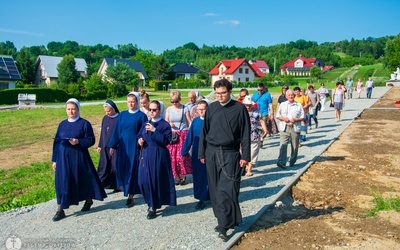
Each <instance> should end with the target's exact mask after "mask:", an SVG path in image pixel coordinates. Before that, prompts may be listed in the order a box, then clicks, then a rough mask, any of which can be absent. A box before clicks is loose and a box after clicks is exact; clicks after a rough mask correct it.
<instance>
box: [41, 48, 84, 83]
mask: <svg viewBox="0 0 400 250" xmlns="http://www.w3.org/2000/svg"><path fill="white" fill-rule="evenodd" d="M62 59H63V58H62V57H58V56H43V55H39V56H38V59H37V61H36V67H35V72H36V77H35V79H36V80H35V84H36V85H39V84H42V83H45V84H46V85H50V83H51V82H52V81H54V82H57V79H58V71H57V65H58V64H59V63H60V62H61V61H62ZM75 69H76V70H77V71H78V72H79V74H80V75H81V76H82V77H86V69H87V65H86V61H85V59H82V58H75Z"/></svg>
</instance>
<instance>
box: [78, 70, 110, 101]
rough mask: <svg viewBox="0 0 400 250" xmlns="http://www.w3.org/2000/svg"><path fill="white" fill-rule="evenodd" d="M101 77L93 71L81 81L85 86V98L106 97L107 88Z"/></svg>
mask: <svg viewBox="0 0 400 250" xmlns="http://www.w3.org/2000/svg"><path fill="white" fill-rule="evenodd" d="M101 78H102V76H101V75H98V74H97V73H93V74H92V75H91V76H90V77H89V78H88V79H85V80H84V81H83V86H84V88H85V94H84V96H85V98H86V99H89V100H93V99H105V98H107V90H108V88H107V85H106V83H104V82H103V81H102V79H101Z"/></svg>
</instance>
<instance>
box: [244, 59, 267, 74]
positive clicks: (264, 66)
mask: <svg viewBox="0 0 400 250" xmlns="http://www.w3.org/2000/svg"><path fill="white" fill-rule="evenodd" d="M249 63H250V64H252V65H254V66H256V67H257V68H259V69H260V70H261V72H263V73H264V74H269V67H268V64H267V63H266V62H265V61H263V60H249Z"/></svg>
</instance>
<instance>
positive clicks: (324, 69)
mask: <svg viewBox="0 0 400 250" xmlns="http://www.w3.org/2000/svg"><path fill="white" fill-rule="evenodd" d="M332 68H333V66H332V65H329V66H324V68H323V69H322V72H326V71H329V70H331V69H332Z"/></svg>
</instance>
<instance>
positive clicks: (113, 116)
mask: <svg viewBox="0 0 400 250" xmlns="http://www.w3.org/2000/svg"><path fill="white" fill-rule="evenodd" d="M118 115H119V113H115V115H112V116H110V118H115V117H117V116H118Z"/></svg>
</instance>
